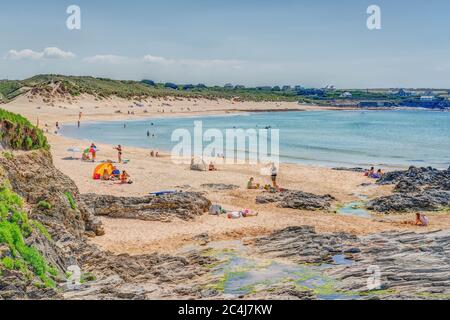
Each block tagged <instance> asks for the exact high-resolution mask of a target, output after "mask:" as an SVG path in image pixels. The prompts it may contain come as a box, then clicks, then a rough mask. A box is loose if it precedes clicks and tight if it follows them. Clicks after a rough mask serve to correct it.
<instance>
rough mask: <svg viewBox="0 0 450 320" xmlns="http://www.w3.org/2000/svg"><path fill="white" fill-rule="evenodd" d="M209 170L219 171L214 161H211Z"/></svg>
mask: <svg viewBox="0 0 450 320" xmlns="http://www.w3.org/2000/svg"><path fill="white" fill-rule="evenodd" d="M208 170H209V171H217V168H216V167H215V166H214V163H212V162H210V163H209V167H208Z"/></svg>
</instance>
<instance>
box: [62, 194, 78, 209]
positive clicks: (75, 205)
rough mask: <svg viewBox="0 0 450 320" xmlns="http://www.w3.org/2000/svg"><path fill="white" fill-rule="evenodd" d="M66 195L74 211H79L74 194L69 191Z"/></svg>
mask: <svg viewBox="0 0 450 320" xmlns="http://www.w3.org/2000/svg"><path fill="white" fill-rule="evenodd" d="M64 194H65V195H66V198H67V200H68V201H69V204H70V207H71V208H72V209H73V210H76V209H77V203H76V202H75V200H74V199H73V196H72V194H71V193H70V192H69V191H66V192H64Z"/></svg>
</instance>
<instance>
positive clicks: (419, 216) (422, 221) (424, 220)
mask: <svg viewBox="0 0 450 320" xmlns="http://www.w3.org/2000/svg"><path fill="white" fill-rule="evenodd" d="M428 224H429V220H428V217H427V216H426V215H424V214H423V213H419V212H417V213H416V222H415V225H416V226H419V227H428Z"/></svg>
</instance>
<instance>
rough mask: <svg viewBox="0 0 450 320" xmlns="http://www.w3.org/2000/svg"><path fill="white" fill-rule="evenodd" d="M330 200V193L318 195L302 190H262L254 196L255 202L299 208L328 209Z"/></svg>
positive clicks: (331, 198)
mask: <svg viewBox="0 0 450 320" xmlns="http://www.w3.org/2000/svg"><path fill="white" fill-rule="evenodd" d="M332 200H335V199H334V198H333V197H332V196H330V195H324V196H318V195H315V194H312V193H307V192H303V191H284V192H274V193H272V192H264V193H263V194H261V195H259V196H258V197H256V203H277V204H278V206H279V207H282V208H293V209H301V210H319V209H321V210H328V209H329V208H330V207H331V204H330V201H332Z"/></svg>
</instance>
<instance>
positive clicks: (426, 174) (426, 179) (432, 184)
mask: <svg viewBox="0 0 450 320" xmlns="http://www.w3.org/2000/svg"><path fill="white" fill-rule="evenodd" d="M400 182H406V183H407V184H409V185H412V186H416V187H421V188H425V189H442V190H450V189H449V187H450V168H449V169H447V170H437V169H433V168H430V167H428V168H416V167H410V168H409V169H408V170H406V171H392V172H387V173H386V174H385V175H384V176H383V178H381V179H379V180H378V181H377V183H378V184H380V185H386V184H398V183H400Z"/></svg>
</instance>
